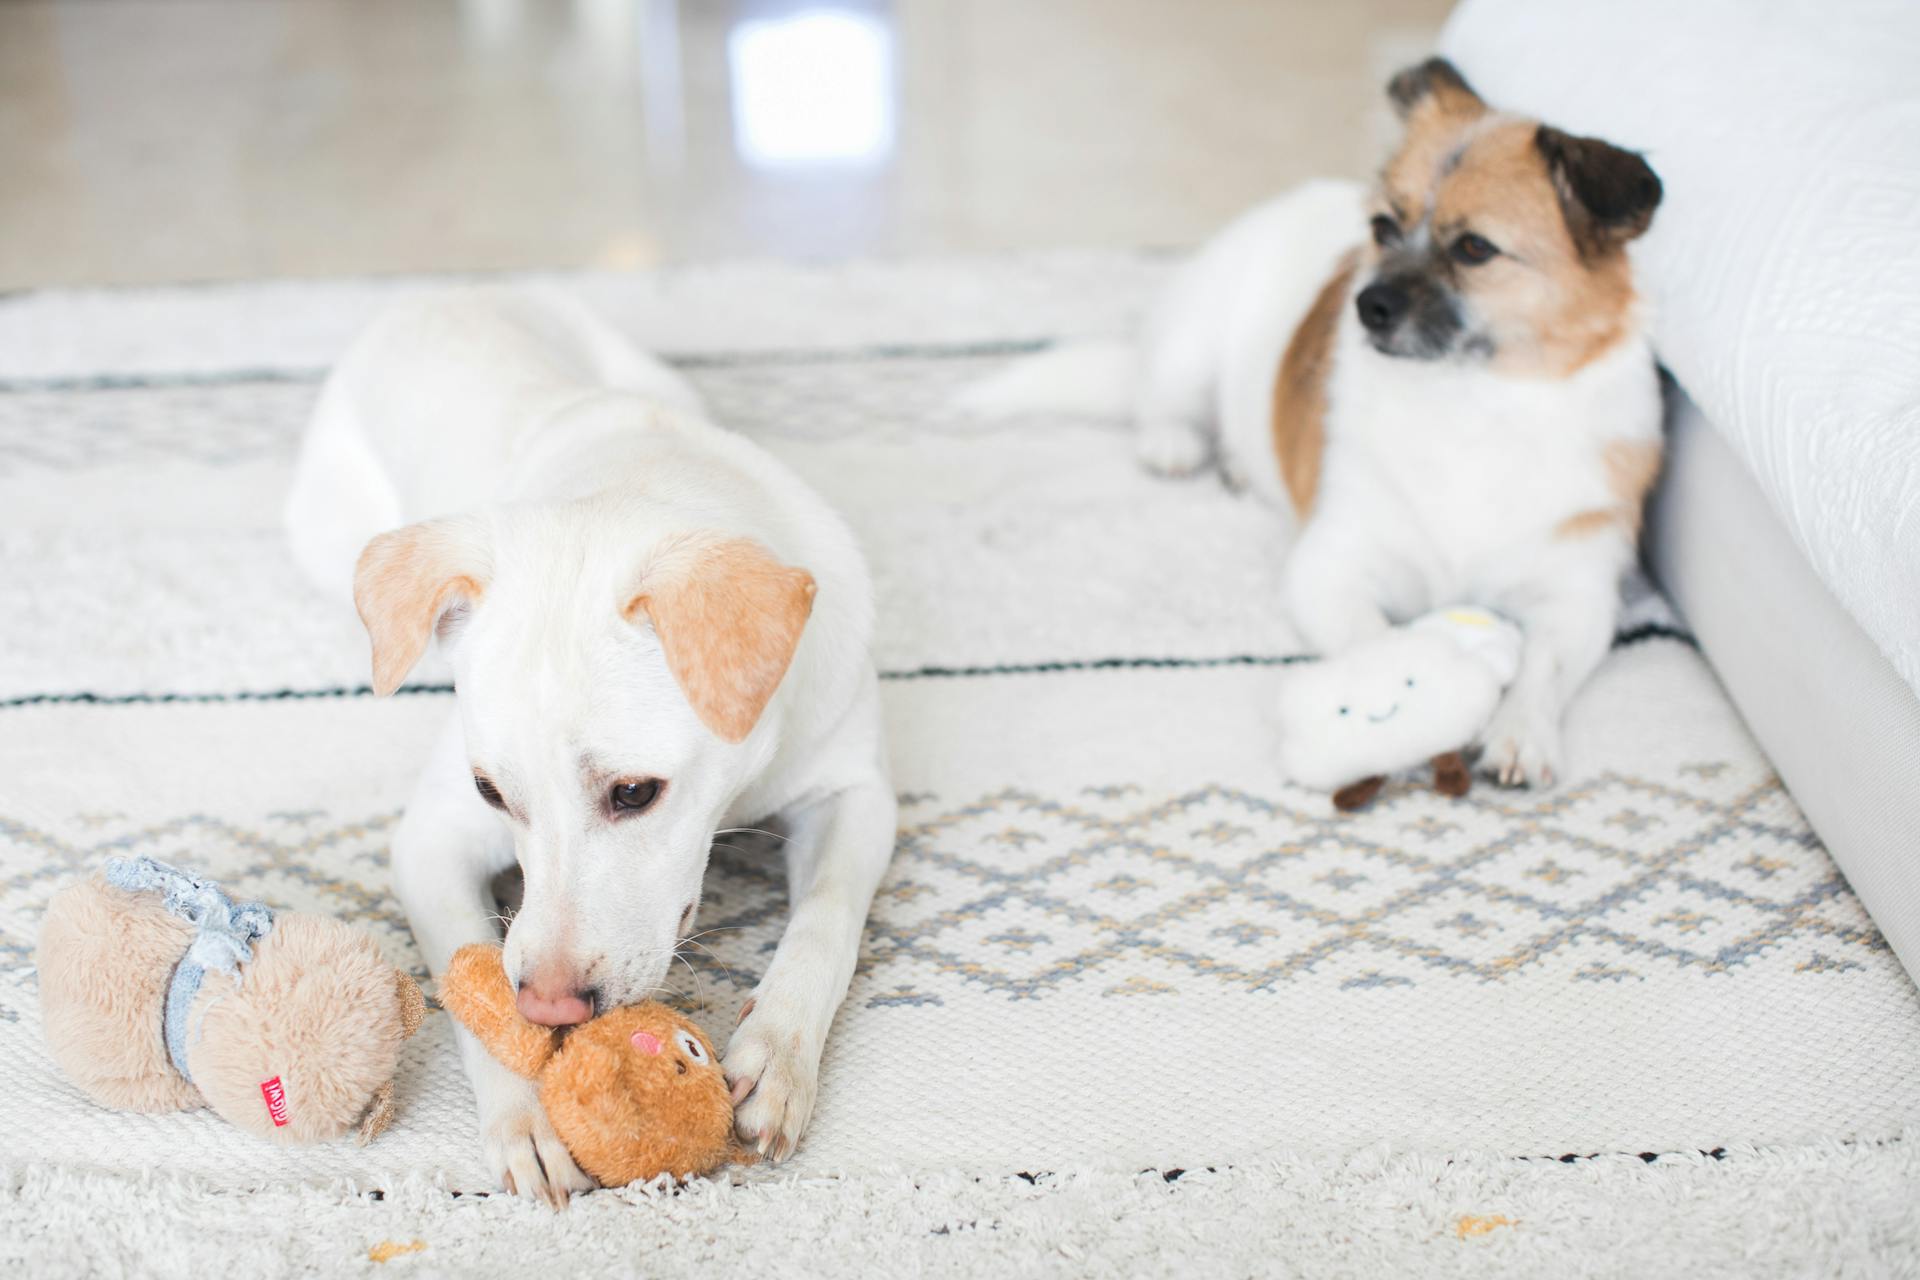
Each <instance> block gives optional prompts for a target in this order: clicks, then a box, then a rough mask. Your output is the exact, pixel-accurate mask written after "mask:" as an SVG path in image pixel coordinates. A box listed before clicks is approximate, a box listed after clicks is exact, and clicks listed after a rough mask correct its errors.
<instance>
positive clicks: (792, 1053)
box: [724, 1000, 820, 1163]
mask: <svg viewBox="0 0 1920 1280" xmlns="http://www.w3.org/2000/svg"><path fill="white" fill-rule="evenodd" d="M771 1004H772V1002H771V1001H760V1000H756V1002H755V1004H753V1005H749V1006H748V1013H747V1016H746V1017H745V1019H743V1020H742V1021H741V1023H740V1025H739V1027H737V1028H735V1030H734V1033H733V1040H732V1041H731V1042H730V1043H729V1044H728V1045H727V1060H726V1062H725V1064H724V1065H725V1068H726V1073H727V1083H728V1085H729V1086H731V1088H732V1089H733V1101H734V1112H733V1127H734V1131H735V1132H736V1133H738V1134H739V1135H740V1140H741V1141H742V1142H744V1143H746V1144H747V1145H748V1146H750V1147H752V1148H753V1149H754V1150H755V1151H757V1152H759V1153H760V1154H761V1155H762V1156H764V1157H766V1158H767V1159H769V1160H772V1161H774V1162H776V1163H777V1162H779V1161H781V1160H785V1159H786V1158H787V1157H788V1156H790V1155H792V1154H793V1149H794V1147H796V1146H798V1145H799V1142H800V1135H801V1133H802V1132H804V1131H805V1129H806V1127H807V1120H808V1119H809V1118H810V1117H811V1116H812V1115H813V1102H814V1097H815V1095H816V1094H817V1093H818V1091H819V1076H820V1044H819V1042H818V1040H817V1039H816V1038H815V1037H813V1036H811V1035H809V1034H808V1033H807V1032H806V1031H805V1030H804V1029H803V1028H801V1027H800V1026H799V1025H797V1024H795V1023H791V1022H788V1021H786V1020H784V1019H782V1018H781V1017H780V1016H779V1013H778V1010H777V1009H774V1008H772V1007H770V1006H771Z"/></svg>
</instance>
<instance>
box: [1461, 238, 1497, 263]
mask: <svg viewBox="0 0 1920 1280" xmlns="http://www.w3.org/2000/svg"><path fill="white" fill-rule="evenodd" d="M1499 252H1500V250H1498V249H1496V248H1495V247H1494V244H1493V241H1491V240H1489V239H1487V238H1486V237H1485V236H1477V235H1475V234H1473V232H1471V231H1469V232H1467V234H1465V235H1463V236H1461V237H1460V238H1459V239H1458V240H1455V241H1454V242H1453V256H1454V260H1455V261H1457V262H1464V263H1466V264H1467V265H1468V266H1470V267H1477V266H1479V265H1480V264H1481V263H1483V262H1485V261H1486V260H1487V259H1488V258H1491V257H1492V256H1493V255H1494V254H1496V253H1499Z"/></svg>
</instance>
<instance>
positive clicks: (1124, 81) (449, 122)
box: [0, 0, 1448, 287]
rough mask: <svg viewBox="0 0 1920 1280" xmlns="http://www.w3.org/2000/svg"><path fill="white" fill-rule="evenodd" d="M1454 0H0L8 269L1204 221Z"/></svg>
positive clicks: (1319, 162) (1023, 244) (1075, 238)
mask: <svg viewBox="0 0 1920 1280" xmlns="http://www.w3.org/2000/svg"><path fill="white" fill-rule="evenodd" d="M1447 7H1448V6H1447V3H1446V2H1445V0H1337V2H1336V0H1267V2H1259V0H891V2H889V0H823V2H822V3H817V4H816V3H809V4H806V5H799V4H794V3H772V2H769V0H711V2H707V0H572V2H571V3H562V2H561V0H165V2H164V3H161V2H156V0H85V2H79V3H71V2H70V3H48V2H45V0H13V2H10V3H5V4H0V175H4V176H3V177H0V287H20V286H31V285H44V284H54V283H96V282H98V283H106V282H150V281H169V280H191V279H210V278H233V277H245V276H262V275H324V274H335V273H360V272H391V271H432V270H484V269H494V268H512V267H528V266H578V265H599V266H611V267H643V266H647V265H650V264H653V263H657V262H666V261H680V260H686V259H690V258H712V257H721V256H739V255H756V254H771V255H780V256H790V257H791V256H797V257H840V256H847V255H854V254H895V253H913V252H925V251H938V250H950V249H951V250H974V249H1002V248H1027V247H1045V246H1056V245H1163V244H1181V243H1188V242H1191V241H1193V240H1195V239H1197V238H1199V237H1200V236H1202V235H1204V234H1205V233H1206V232H1207V230H1209V229H1210V228H1211V227H1213V226H1214V225H1216V224H1217V223H1218V222H1219V221H1220V220H1222V219H1223V218H1225V217H1227V216H1229V215H1230V214H1232V213H1233V212H1234V211H1235V210H1236V209H1238V208H1240V207H1242V206H1244V205H1245V204H1247V203H1249V202H1250V201H1252V200H1254V199H1257V198H1258V197H1260V196H1261V195H1263V194H1265V193H1267V192H1269V191H1271V190H1274V189H1275V188H1277V187H1280V186H1282V185H1284V184H1286V183H1288V182H1291V181H1293V180H1295V179H1298V178H1301V177H1304V176H1307V175H1310V174H1316V173H1361V172H1364V171H1366V170H1367V169H1368V168H1369V167H1370V166H1371V164H1372V163H1373V161H1374V157H1375V154H1376V152H1377V150H1378V147H1379V144H1380V142H1381V140H1382V137H1383V130H1384V128H1385V120H1384V115H1385V113H1384V110H1383V108H1382V106H1381V98H1380V85H1381V84H1382V83H1383V81H1384V79H1385V77H1386V75H1387V74H1388V73H1389V72H1390V71H1391V70H1392V69H1393V68H1394V67H1395V66H1397V65H1398V64H1399V63H1401V62H1403V61H1406V60H1409V59H1411V58H1413V57H1416V56H1419V55H1421V54H1423V53H1424V52H1425V50H1426V49H1427V47H1428V45H1429V44H1430V43H1431V40H1432V37H1433V34H1434V32H1435V31H1436V30H1437V28H1438V25H1439V22H1440V20H1441V19H1442V17H1443V16H1444V13H1445V10H1446V8H1447Z"/></svg>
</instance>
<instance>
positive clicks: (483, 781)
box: [473, 773, 507, 809]
mask: <svg viewBox="0 0 1920 1280" xmlns="http://www.w3.org/2000/svg"><path fill="white" fill-rule="evenodd" d="M473 789H474V790H475V791H478V792H479V793H480V798H481V799H482V800H485V801H486V802H487V803H488V804H490V805H492V806H493V807H494V808H496V809H505V808H506V807H507V802H506V801H505V800H503V799H501V798H500V788H498V787H496V786H494V785H493V779H492V778H489V777H488V776H487V775H486V774H484V773H476V774H474V775H473Z"/></svg>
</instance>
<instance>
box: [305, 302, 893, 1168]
mask: <svg viewBox="0 0 1920 1280" xmlns="http://www.w3.org/2000/svg"><path fill="white" fill-rule="evenodd" d="M287 520H288V526H289V528H290V530H291V533H292V537H293V546H294V550H295V553H296V555H297V557H298V558H299V560H300V562H301V564H302V566H303V567H304V568H305V570H306V571H307V572H308V573H309V574H310V575H312V576H313V577H314V578H315V579H316V580H318V581H319V582H321V583H322V584H324V585H327V586H330V587H333V588H335V589H336V590H341V591H345V590H347V589H348V588H349V587H351V590H352V594H353V597H354V599H355V602H356V604H357V605H358V607H359V610H360V614H361V617H362V619H363V621H364V622H365V623H366V627H367V632H368V635H369V637H370V638H371V640H372V647H373V685H374V688H375V690H376V691H377V692H379V693H383V694H384V693H390V692H392V691H393V689H394V688H395V687H396V686H397V685H399V684H400V682H401V681H402V680H403V679H405V677H406V675H407V673H408V671H409V670H410V669H411V668H412V667H413V666H414V664H415V662H416V661H417V660H418V659H419V658H420V657H421V655H422V653H423V652H424V651H425V649H426V647H427V645H428V643H429V642H430V640H431V639H432V638H433V637H434V636H435V635H436V633H437V634H438V636H439V638H440V640H441V642H442V643H443V645H445V646H446V647H447V649H448V651H449V653H450V659H451V663H452V666H453V670H454V676H455V682H456V684H457V686H458V690H459V694H458V706H457V710H456V711H455V712H454V713H453V714H451V715H450V716H449V718H448V721H447V725H446V729H445V731H444V732H443V733H442V734H441V736H440V739H439V743H438V745H437V746H436V747H435V748H434V751H433V754H432V757H431V758H430V759H429V760H428V762H427V765H426V768H425V770H424V772H423V773H422V774H421V776H420V780H419V782H418V784H417V785H416V787H415V789H414V793H413V798H412V800H411V801H410V802H409V803H408V805H407V810H406V815H405V817H404V819H403V820H402V822H401V824H400V828H399V830H398V832H397V834H396V835H395V837H394V844H393V866H394V877H395V882H396V887H397V890H398V893H399V896H400V899H401V902H402V904H403V905H404V906H405V908H406V911H407V915H408V918H409V920H410V921H411V923H412V926H413V930H414V934H415V936H416V937H417V938H418V940H419V943H420V947H421V949H422V951H423V952H424V953H425V955H426V959H427V963H428V964H429V965H430V966H431V967H432V969H433V970H434V972H435V973H436V974H437V973H439V972H440V971H441V970H442V968H443V966H444V965H445V964H446V962H447V959H448V957H450V956H451V955H452V954H453V952H454V951H455V950H456V949H457V948H459V947H460V946H462V945H464V944H466V943H469V942H475V941H484V940H490V939H494V938H496V937H497V936H498V931H497V929H496V927H495V920H496V912H497V911H498V906H497V905H496V903H495V900H494V898H493V895H492V892H491V890H490V887H489V886H490V882H491V881H492V880H493V878H494V877H495V876H496V875H497V874H499V873H500V872H503V871H506V870H508V869H510V868H512V867H513V866H514V865H515V864H516V863H518V865H519V867H520V869H521V871H522V872H523V873H524V880H525V888H524V899H523V901H522V903H521V905H520V907H519V909H518V911H517V912H516V913H515V914H514V915H513V917H512V921H511V924H510V925H509V926H508V928H507V934H506V968H507V972H508V974H509V975H510V976H511V977H512V978H513V980H514V983H515V986H516V987H517V989H518V991H519V1002H520V1009H521V1011H522V1013H523V1014H525V1016H527V1017H528V1018H529V1019H531V1020H533V1021H535V1022H540V1023H545V1024H549V1025H555V1026H559V1025H567V1024H572V1023H577V1022H581V1021H584V1020H586V1019H587V1018H588V1017H590V1016H592V1014H593V1012H594V1011H595V1010H596V1009H599V1008H603V1007H608V1006H613V1005H619V1004H626V1003H631V1002H633V1001H637V1000H640V999H643V998H646V997H648V996H651V995H653V994H655V993H656V992H658V991H660V990H661V989H662V982H663V980H664V979H665V977H666V974H667V968H668V965H669V964H670V963H672V960H673V957H674V954H675V949H676V947H677V946H678V945H679V944H680V943H681V942H682V940H684V939H685V938H687V937H688V936H689V934H690V933H691V931H692V928H693V920H694V915H695V912H696V910H697V908H698V906H699V902H700V888H701V878H702V874H703V872H704V870H705V868H706V865H707V856H708V852H709V850H710V848H711V846H712V844H713V841H714V838H715V836H716V835H718V834H721V833H723V832H724V831H725V830H726V829H728V828H732V827H736V826H739V825H741V824H745V823H750V822H757V821H759V820H762V819H765V818H767V817H770V816H775V817H779V818H781V819H782V820H783V821H784V824H785V826H786V829H787V835H788V837H789V838H788V840H787V843H786V844H785V846H784V847H785V852H786V859H787V870H788V877H789V885H790V893H791V898H792V916H791V920H790V923H789V924H788V926H787V929H786V932H785V935H784V936H783V938H782V940H781V942H780V945H779V948H778V950H777V951H776V952H775V954H774V956H773V958H772V960H771V962H770V963H769V964H768V966H767V970H766V974H765V976H764V977H763V978H762V979H761V981H760V984H759V986H758V987H757V988H756V990H755V991H754V993H753V995H752V997H751V998H750V999H749V1000H748V1001H747V1005H746V1009H745V1011H744V1015H743V1018H742V1021H741V1022H740V1024H739V1026H738V1028H737V1029H736V1030H735V1032H734V1034H733V1039H732V1042H731V1044H730V1045H729V1046H728V1049H727V1054H726V1063H725V1066H726V1070H727V1074H728V1077H729V1080H730V1081H731V1082H732V1084H733V1088H734V1098H735V1101H736V1103H737V1104H738V1110H737V1124H738V1129H739V1131H740V1134H741V1136H742V1137H743V1138H744V1139H745V1140H747V1141H748V1142H749V1143H750V1144H753V1145H754V1146H756V1147H757V1148H758V1150H759V1151H761V1152H762V1153H763V1154H766V1155H768V1156H771V1157H773V1158H775V1159H779V1158H783V1157H784V1156H785V1155H786V1154H787V1153H788V1152H790V1151H791V1150H792V1148H793V1146H794V1143H795V1142H796V1141H797V1140H798V1139H799V1137H800V1134H801V1131H802V1130H803V1129H804V1128H805V1126H806V1123H807V1119H808V1116H809V1115H810V1113H811V1112H812V1110H813V1103H814V1092H815V1080H816V1077H817V1073H818V1068H819V1060H820V1053H821V1049H822V1047H823V1045H824V1043H825V1040H826V1036H827V1030H828V1027H829V1026H830V1024H831V1023H832V1021H833V1017H834V1013H835V1011H836V1010H837V1009H838V1007H839V1005H840V1002H841V1000H842V999H843V998H844V996H845V994H846V990H847V985H848V982H849V981H850V980H851V978H852V974H853V967H854V960H855V955H856V952H857V950H858V947H859V942H860V937H861V933H862V928H863V925H864V922H865V919H866V914H867V910H868V907H869V905H870V904H871V901H872V897H873V892H874V888H875V886H876V885H877V884H878V883H879V880H880V877H881V875H882V873H883V872H884V870H885V868H886V865H887V861H888V859H889V857H890V855H891V853H892V849H893V839H894V820H895V805H894V796H893V790H892V787H891V785H890V783H889V780H888V772H887V762H886V754H885V745H884V742H883V738H882V726H881V715H880V701H879V687H878V684H877V682H876V678H875V673H874V669H873V665H872V660H871V657H870V648H871V637H872V629H873V606H872V598H871V596H872V593H871V587H870V584H869V582H868V577H867V571H866V566H865V564H864V562H863V561H862V558H861V556H860V553H859V550H858V549H857V547H856V546H855V544H854V540H853V537H852V536H851V534H850V533H849V532H848V530H847V528H846V527H845V525H844V524H842V523H841V521H840V520H839V518H838V517H837V516H836V515H835V514H834V513H833V512H832V511H831V510H829V509H828V508H827V506H826V504H825V503H823V502H822V501H821V500H820V498H819V497H818V496H816V495H815V494H814V493H813V492H812V491H811V490H809V489H808V488H807V486H806V485H805V484H803V483H802V482H801V481H800V480H799V479H798V478H797V477H796V476H794V475H793V474H792V473H790V472H789V471H788V470H787V469H786V468H785V467H783V466H781V465H780V464H779V463H777V462H776V461H774V460H773V459H772V458H770V457H769V456H767V454H765V453H764V452H762V451H761V450H760V449H759V448H757V447H756V446H754V445H753V444H751V443H749V442H748V441H746V440H744V439H742V438H740V437H739V436H736V435H731V434H729V433H727V432H725V431H722V430H721V429H719V428H718V427H716V426H714V425H712V424H711V423H710V422H708V421H707V420H706V419H705V417H704V416H703V413H702V411H701V406H700V403H699V400H698V397H697V396H696V395H695V393H694V392H693V390H692V389H691V388H690V387H688V386H687V385H686V384H685V383H684V382H682V381H681V380H680V379H679V377H678V376H677V375H675V374H674V373H672V372H671V371H670V370H668V369H667V368H666V367H665V366H663V365H661V364H659V363H658V362H657V361H654V360H652V359H651V358H649V357H647V356H645V355H642V354H641V353H640V352H639V351H637V350H635V349H634V348H633V347H632V346H631V345H629V344H628V343H627V342H626V341H625V340H624V339H622V338H621V337H620V336H619V335H618V334H616V333H615V332H613V331H612V330H611V329H610V328H609V327H608V326H606V325H605V324H603V323H601V322H599V321H597V320H596V319H595V318H594V317H592V316H591V315H589V314H587V313H586V312H585V311H584V310H582V309H581V308H579V307H577V306H574V305H572V304H569V303H568V302H566V301H565V300H564V299H561V298H557V297H546V296H537V295H532V294H528V293H519V292H505V291H473V292H466V293H458V294H452V295H447V296H443V297H439V298H435V299H431V300H426V301H421V302H415V303H410V304H406V305H402V306H400V307H397V308H396V309H394V310H393V311H391V312H389V313H388V314H386V315H385V316H383V317H381V318H380V319H378V320H376V321H375V322H374V324H373V325H372V326H371V327H370V328H369V329H368V330H367V332H366V333H365V334H364V335H363V336H362V337H361V338H360V339H359V340H358V341H357V342H356V343H355V344H354V346H353V347H352V349H351V350H350V351H349V352H348V353H347V355H346V356H345V358H344V359H342V360H341V362H340V364H339V365H338V367H337V368H336V369H335V370H334V372H333V374H332V376H331V377H330V378H329V379H328V381H327V384H326V387H325V389H324V391H323V392H322V394H321V397H320V402H319V405H318V407H317V409H316V410H315V413H314V417H313V421H312V423H311V425H310V426H309V428H308V432H307V436H306V440H305V443H304V447H303V450H302V453H301V458H300V467H299V474H298V478H297V479H296V481H295V484H294V490H293V494H292V497H291V499H290V501H289V504H288V509H287ZM409 521H412V522H416V523H408V522H409ZM401 526H404V527H401ZM376 535H377V536H376ZM370 539H371V541H369V540H370ZM363 546H364V547H365V551H364V553H362V550H361V548H362V547H363ZM356 562H357V566H358V567H357V570H356V568H355V566H356ZM461 1049H462V1053H463V1056H464V1058H465V1061H466V1068H467V1072H468V1075H469V1076H470V1077H471V1079H472V1081H473V1086H474V1091H475V1094H476V1096H477V1101H478V1106H479V1113H480V1123H481V1131H482V1134H483V1136H484V1140H485V1145H486V1150H487V1154H488V1157H489V1159H490V1162H491V1164H492V1166H493V1169H494V1171H495V1173H496V1175H497V1176H498V1177H499V1178H501V1179H502V1181H503V1182H504V1183H505V1185H506V1186H507V1188H508V1189H509V1190H516V1191H518V1192H519V1193H520V1194H522V1195H530V1196H541V1197H545V1198H547V1199H549V1200H552V1201H554V1202H556V1203H559V1202H562V1201H564V1199H565V1197H566V1195H567V1194H568V1193H569V1192H572V1191H575V1190H579V1189H582V1188H584V1187H587V1186H590V1185H591V1183H590V1181H589V1179H587V1178H586V1176H585V1175H583V1174H582V1173H581V1172H580V1171H579V1170H578V1169H577V1168H576V1167H575V1165H574V1163H573V1161H572V1160H571V1159H570V1158H569V1157H568V1155H567V1153H566V1149H565V1148H564V1147H563V1146H562V1145H561V1143H560V1142H559V1140H558V1139H557V1138H556V1137H555V1136H554V1134H553V1131H552V1129H551V1127H549V1125H548V1124H547V1122H546V1118H545V1116H544V1115H543V1114H542V1112H541V1110H540V1106H539V1103H538V1102H537V1101H536V1099H535V1096H534V1093H533V1090H532V1088H531V1087H530V1086H529V1085H528V1084H527V1083H526V1082H525V1081H523V1080H521V1079H519V1078H518V1077H516V1076H515V1075H513V1074H512V1073H511V1072H509V1071H508V1070H507V1069H506V1068H504V1067H502V1066H500V1065H499V1064H497V1063H496V1062H494V1061H493V1059H492V1058H491V1057H489V1056H488V1054H487V1052H486V1051H485V1050H484V1049H482V1048H480V1046H479V1045H478V1044H477V1042H475V1041H474V1040H473V1039H472V1038H471V1037H469V1036H467V1035H465V1033H461Z"/></svg>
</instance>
